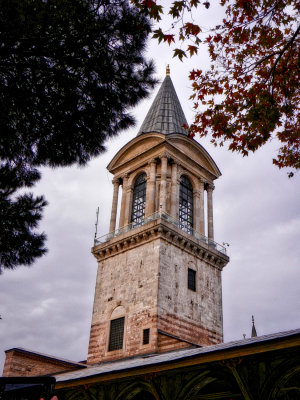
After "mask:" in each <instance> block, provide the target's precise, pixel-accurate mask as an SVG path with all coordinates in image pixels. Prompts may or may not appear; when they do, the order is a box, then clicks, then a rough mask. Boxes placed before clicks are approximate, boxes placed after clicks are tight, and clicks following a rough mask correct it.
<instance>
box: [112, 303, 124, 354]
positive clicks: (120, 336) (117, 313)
mask: <svg viewBox="0 0 300 400" xmlns="http://www.w3.org/2000/svg"><path fill="white" fill-rule="evenodd" d="M124 326H125V308H124V307H122V306H118V307H116V308H115V309H114V311H113V312H112V314H111V318H110V328H109V341H108V351H114V350H121V349H122V348H123V341H124Z"/></svg>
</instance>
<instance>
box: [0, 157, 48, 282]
mask: <svg viewBox="0 0 300 400" xmlns="http://www.w3.org/2000/svg"><path fill="white" fill-rule="evenodd" d="M39 177H40V174H39V173H38V171H37V170H35V169H31V170H28V169H26V168H24V166H22V165H20V164H19V165H17V164H16V165H13V164H12V163H11V164H9V163H6V164H3V165H2V166H1V168H0V215H1V233H0V274H1V272H2V268H14V267H15V266H16V265H19V264H25V265H30V264H31V263H32V262H33V261H34V260H35V258H36V257H40V256H42V255H43V254H44V253H45V252H46V249H45V247H44V242H45V239H46V237H45V235H44V234H38V233H36V232H35V228H36V227H37V225H38V222H39V221H40V219H41V215H42V214H41V212H42V209H43V207H44V206H45V205H46V204H47V203H46V201H45V200H44V198H43V197H33V195H32V194H31V193H29V194H22V195H19V196H16V192H17V190H18V189H20V188H23V187H30V186H32V185H33V184H34V182H36V181H37V180H38V179H39Z"/></svg>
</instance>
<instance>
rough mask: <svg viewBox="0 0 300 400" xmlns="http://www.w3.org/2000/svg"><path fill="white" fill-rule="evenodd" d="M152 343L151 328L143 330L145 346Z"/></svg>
mask: <svg viewBox="0 0 300 400" xmlns="http://www.w3.org/2000/svg"><path fill="white" fill-rule="evenodd" d="M149 341H150V328H147V329H144V330H143V344H149Z"/></svg>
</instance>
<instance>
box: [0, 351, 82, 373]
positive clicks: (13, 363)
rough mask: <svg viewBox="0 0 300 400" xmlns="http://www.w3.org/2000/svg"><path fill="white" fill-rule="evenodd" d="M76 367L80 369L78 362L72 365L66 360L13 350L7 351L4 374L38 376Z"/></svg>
mask: <svg viewBox="0 0 300 400" xmlns="http://www.w3.org/2000/svg"><path fill="white" fill-rule="evenodd" d="M74 369H78V366H76V364H75V365H72V364H68V363H66V362H64V361H59V360H51V359H49V358H47V357H42V356H39V355H35V354H26V353H23V352H18V351H16V350H11V351H7V352H6V358H5V364H4V368H3V376H4V377H13V376H37V375H45V374H53V373H57V372H63V371H71V370H74Z"/></svg>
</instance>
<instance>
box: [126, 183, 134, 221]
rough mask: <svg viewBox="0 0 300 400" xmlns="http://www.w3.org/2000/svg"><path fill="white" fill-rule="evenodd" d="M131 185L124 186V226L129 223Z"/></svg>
mask: <svg viewBox="0 0 300 400" xmlns="http://www.w3.org/2000/svg"><path fill="white" fill-rule="evenodd" d="M132 195H133V185H127V188H126V206H125V214H124V226H126V225H128V224H129V223H130V217H131V205H132Z"/></svg>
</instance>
